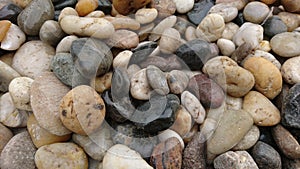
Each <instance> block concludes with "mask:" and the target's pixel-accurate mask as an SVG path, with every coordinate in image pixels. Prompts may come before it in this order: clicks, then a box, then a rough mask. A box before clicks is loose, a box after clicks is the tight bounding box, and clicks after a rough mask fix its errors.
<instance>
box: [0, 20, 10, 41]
mask: <svg viewBox="0 0 300 169" xmlns="http://www.w3.org/2000/svg"><path fill="white" fill-rule="evenodd" d="M10 25H11V22H10V21H8V20H2V21H0V42H1V41H2V40H3V39H4V37H5V36H6V33H7V32H8V30H9V28H10Z"/></svg>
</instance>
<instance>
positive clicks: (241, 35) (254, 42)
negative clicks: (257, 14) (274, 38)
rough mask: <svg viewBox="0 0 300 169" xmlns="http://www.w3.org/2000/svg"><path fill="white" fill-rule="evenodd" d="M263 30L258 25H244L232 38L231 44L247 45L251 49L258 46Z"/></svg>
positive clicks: (247, 23) (249, 23) (248, 23)
mask: <svg viewBox="0 0 300 169" xmlns="http://www.w3.org/2000/svg"><path fill="white" fill-rule="evenodd" d="M263 37H264V29H263V27H262V26H260V25H258V24H254V23H251V22H246V23H244V24H243V25H242V26H241V27H240V28H239V29H238V31H237V32H236V33H235V34H234V36H233V42H234V43H235V44H236V45H237V46H241V45H242V44H243V43H249V44H250V45H251V47H252V49H253V48H256V47H258V46H259V43H260V42H261V41H262V40H263Z"/></svg>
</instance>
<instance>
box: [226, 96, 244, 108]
mask: <svg viewBox="0 0 300 169" xmlns="http://www.w3.org/2000/svg"><path fill="white" fill-rule="evenodd" d="M225 103H226V108H227V109H231V110H240V109H242V106H243V98H240V97H232V96H230V95H226V96H225Z"/></svg>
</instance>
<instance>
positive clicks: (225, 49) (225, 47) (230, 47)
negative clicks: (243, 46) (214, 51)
mask: <svg viewBox="0 0 300 169" xmlns="http://www.w3.org/2000/svg"><path fill="white" fill-rule="evenodd" d="M217 45H218V47H219V49H220V52H221V53H222V54H223V55H224V56H231V54H232V53H233V52H234V51H235V44H234V43H233V42H232V41H231V40H228V39H223V38H220V39H218V41H217Z"/></svg>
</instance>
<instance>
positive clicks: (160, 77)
mask: <svg viewBox="0 0 300 169" xmlns="http://www.w3.org/2000/svg"><path fill="white" fill-rule="evenodd" d="M146 76H147V79H148V83H149V85H150V86H151V88H152V89H153V90H155V91H156V92H158V93H159V94H162V95H166V94H168V93H169V91H170V89H169V86H168V82H167V78H166V75H165V74H164V72H163V71H161V70H160V69H159V68H158V67H156V66H152V65H150V66H148V67H147V68H146Z"/></svg>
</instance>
